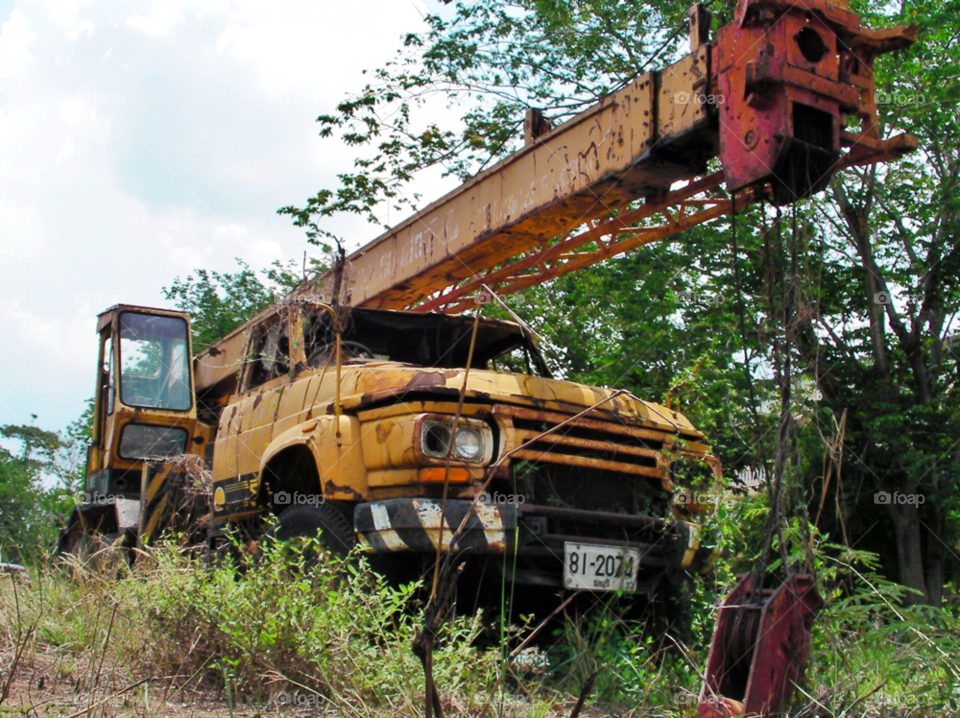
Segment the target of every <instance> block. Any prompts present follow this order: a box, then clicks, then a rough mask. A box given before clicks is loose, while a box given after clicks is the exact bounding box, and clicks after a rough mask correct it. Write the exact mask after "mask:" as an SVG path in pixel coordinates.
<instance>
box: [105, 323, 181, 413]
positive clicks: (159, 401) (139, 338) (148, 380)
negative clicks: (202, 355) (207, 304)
mask: <svg viewBox="0 0 960 718" xmlns="http://www.w3.org/2000/svg"><path fill="white" fill-rule="evenodd" d="M120 400H121V401H122V402H123V403H124V404H126V405H127V406H134V407H144V408H148V409H167V410H171V411H186V410H188V409H189V408H190V407H191V406H192V404H193V401H192V396H191V386H190V345H189V341H188V328H187V323H186V321H184V320H183V319H181V318H180V317H167V316H159V315H156V314H139V313H136V312H123V313H122V314H121V315H120Z"/></svg>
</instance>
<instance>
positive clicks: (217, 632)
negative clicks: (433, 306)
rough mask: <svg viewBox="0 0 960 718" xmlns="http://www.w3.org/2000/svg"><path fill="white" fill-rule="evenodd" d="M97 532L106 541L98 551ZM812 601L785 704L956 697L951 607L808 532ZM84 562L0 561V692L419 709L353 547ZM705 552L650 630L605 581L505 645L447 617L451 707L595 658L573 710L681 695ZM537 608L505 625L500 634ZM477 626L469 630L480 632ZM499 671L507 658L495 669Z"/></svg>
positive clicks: (146, 709)
mask: <svg viewBox="0 0 960 718" xmlns="http://www.w3.org/2000/svg"><path fill="white" fill-rule="evenodd" d="M112 551H113V549H106V550H105V552H104V556H103V557H106V558H109V557H110V556H111V555H112V554H111V552H112ZM815 554H816V557H817V561H818V568H817V570H818V572H819V579H820V590H821V593H822V594H823V595H824V598H825V599H826V600H827V606H826V608H825V609H824V610H823V611H822V612H821V614H820V615H819V616H818V618H817V621H816V623H815V626H814V634H813V651H812V660H811V665H810V667H809V669H808V672H807V680H806V681H805V683H804V684H803V685H802V686H801V689H800V691H799V692H798V693H797V697H796V700H795V703H794V707H793V709H792V711H791V715H793V716H796V717H797V718H801V717H802V718H812V716H821V717H822V718H853V717H857V718H868V717H869V718H888V717H896V718H928V717H932V716H945V715H960V710H958V707H957V699H958V697H960V692H958V691H960V689H958V686H960V659H958V656H960V621H958V619H957V617H956V615H955V614H954V613H953V612H952V611H951V610H950V609H931V608H924V607H911V608H903V607H901V598H902V595H901V594H902V590H903V589H901V588H899V587H898V586H896V585H894V584H891V583H889V582H886V581H884V580H883V579H881V578H880V577H879V576H878V575H877V573H876V557H874V556H872V555H871V554H869V553H866V552H856V551H849V550H846V549H843V548H842V547H835V546H826V545H824V546H820V547H818V548H816V550H815ZM95 563H96V565H87V566H83V565H81V564H79V563H78V562H77V561H75V560H68V561H63V560H58V561H51V562H49V563H48V565H47V566H46V567H45V568H44V569H42V570H39V569H34V570H33V571H32V572H31V573H30V577H29V581H24V580H21V579H17V578H16V577H11V576H2V577H0V698H2V700H0V711H2V712H6V711H8V710H9V711H12V712H13V713H15V714H17V713H19V714H24V715H26V714H29V715H38V716H39V715H44V716H45V715H57V716H71V717H72V718H80V717H81V716H92V717H96V716H114V715H137V716H145V717H146V716H167V715H186V714H188V713H189V714H195V713H196V712H197V711H198V710H200V711H202V712H206V713H208V714H218V715H228V714H229V715H251V716H252V715H263V716H272V715H286V714H292V715H298V714H305V713H312V714H320V713H325V714H329V715H342V716H350V717H353V716H357V717H360V716H363V717H371V718H380V717H381V716H414V715H422V706H423V692H424V678H423V671H422V668H421V665H420V662H419V660H418V659H417V658H416V657H415V656H414V654H413V652H412V650H411V645H412V643H413V638H414V633H415V631H416V628H417V626H418V625H420V621H421V617H420V616H419V609H418V608H417V603H416V600H415V599H414V595H415V587H414V586H410V585H408V586H399V587H398V586H392V585H389V584H388V583H386V582H385V581H384V580H383V579H382V578H381V577H379V576H378V575H376V574H374V573H372V572H371V571H369V570H367V569H366V567H365V566H364V565H362V563H360V564H358V563H357V562H346V563H321V564H319V565H316V566H314V567H312V568H307V569H300V570H292V569H291V568H289V563H288V561H287V560H285V559H282V558H281V556H280V555H278V554H272V553H270V552H269V551H268V552H267V554H266V555H265V556H264V557H263V558H262V559H261V560H259V561H258V562H256V563H255V564H252V565H249V566H245V567H244V570H242V571H239V570H238V569H237V567H236V566H233V565H218V566H213V567H210V566H206V565H204V563H203V561H201V560H200V558H199V557H196V556H193V555H191V554H189V553H186V552H183V551H181V550H180V549H178V548H176V547H174V546H161V547H158V548H154V549H152V550H151V551H150V552H149V553H145V554H142V555H141V556H139V558H138V560H137V562H136V564H135V568H134V569H130V568H129V567H127V565H126V564H125V563H124V562H123V561H121V560H102V561H97V562H95ZM732 580H733V574H732V572H731V571H729V570H726V569H723V568H722V569H721V570H720V571H718V574H717V578H716V579H715V580H714V582H713V584H712V585H711V584H710V583H709V582H708V583H699V584H697V585H696V586H695V588H694V590H693V594H692V595H691V597H690V601H691V607H690V616H689V618H690V621H689V626H688V631H687V632H686V635H685V637H683V638H681V637H680V636H679V635H671V636H656V637H655V636H651V635H649V633H648V632H647V630H646V629H647V624H645V623H644V622H642V621H640V620H636V619H632V618H630V615H631V614H630V613H629V612H626V611H624V610H623V608H624V604H623V603H622V602H618V600H616V599H615V598H613V597H607V598H604V599H603V600H600V601H598V605H597V606H596V607H595V608H594V610H593V611H590V612H580V613H578V614H573V613H567V614H565V615H563V616H561V617H559V618H558V619H557V620H556V622H555V624H554V625H553V626H552V627H551V629H550V630H547V631H544V632H543V634H542V636H541V638H540V640H538V641H536V642H535V643H534V644H533V645H532V646H531V647H530V648H529V649H528V650H526V651H524V652H523V653H522V654H521V655H520V656H519V657H518V658H516V659H515V660H513V661H510V662H509V663H505V662H504V659H503V657H504V656H505V655H506V654H507V653H508V652H509V651H502V650H500V648H499V647H492V648H489V647H488V648H485V647H482V646H487V645H489V640H486V639H488V638H489V636H491V635H497V634H498V631H497V628H496V627H491V626H485V625H484V622H485V620H486V619H485V618H484V615H483V614H477V615H468V616H459V617H456V618H453V619H452V620H451V621H450V622H448V623H447V624H446V626H445V628H444V633H443V635H442V636H440V637H439V638H438V641H437V643H436V646H437V648H436V650H435V654H434V657H433V670H434V676H435V680H436V682H437V684H438V686H439V688H440V692H441V695H442V698H443V702H444V704H445V708H446V712H447V713H448V715H456V716H461V715H463V716H466V715H470V716H475V715H477V714H478V712H479V708H480V705H481V704H482V703H484V702H485V701H486V700H487V696H488V695H490V694H493V695H494V701H493V703H492V704H491V706H490V707H489V710H488V712H487V715H488V716H538V717H539V716H561V715H569V713H570V708H571V706H572V705H573V703H574V702H575V701H576V698H577V695H578V693H579V691H580V689H581V687H582V686H583V684H584V683H585V682H586V681H587V679H588V678H590V677H594V679H595V682H594V684H593V688H592V690H591V694H590V699H589V701H588V708H587V709H586V710H585V711H584V712H583V713H582V714H581V715H590V716H600V715H624V716H625V715H635V716H639V715H644V716H664V717H667V716H669V717H672V718H687V717H691V716H693V715H694V714H695V713H696V696H697V694H698V693H699V687H700V683H701V675H700V671H701V670H702V667H703V665H704V664H705V661H706V649H707V646H708V645H709V639H710V631H711V629H712V620H713V616H714V604H715V600H714V599H715V598H719V597H722V595H723V594H724V592H725V590H726V589H727V587H728V586H729V584H730V582H731V581H732ZM533 625H535V621H531V622H530V623H528V624H527V625H525V626H521V627H520V628H518V629H516V630H511V631H508V632H507V634H508V635H509V636H511V641H512V643H511V647H514V646H516V645H518V644H519V643H520V641H521V640H522V639H523V637H524V636H526V635H529V631H530V630H531V628H532V626H533ZM484 631H486V633H485V634H484V636H485V640H482V641H478V640H477V639H478V637H480V636H481V633H482V632H484ZM501 673H503V674H504V675H503V676H502V677H501Z"/></svg>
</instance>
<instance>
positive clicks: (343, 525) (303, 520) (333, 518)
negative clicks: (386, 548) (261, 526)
mask: <svg viewBox="0 0 960 718" xmlns="http://www.w3.org/2000/svg"><path fill="white" fill-rule="evenodd" d="M312 539H317V540H318V541H319V546H318V545H317V544H316V543H314V542H313V541H312ZM279 542H283V543H286V544H290V545H292V546H296V547H297V548H298V550H299V552H300V561H301V562H302V564H303V565H304V566H312V565H314V564H316V563H317V562H318V561H320V560H321V559H322V558H323V556H324V554H327V553H329V554H332V555H333V556H336V557H337V558H340V559H344V558H346V557H347V556H348V555H349V554H350V551H352V550H353V547H354V546H356V545H357V536H356V533H354V530H353V526H351V525H350V522H349V521H347V519H346V517H345V516H344V515H343V513H342V512H341V511H339V510H338V509H337V508H335V507H333V506H331V505H330V504H319V505H308V506H291V507H290V508H288V509H286V510H285V511H283V512H282V513H281V514H280V515H279V516H277V520H276V521H275V522H274V524H273V526H272V527H271V528H270V530H269V531H267V533H266V535H265V536H264V537H263V543H265V544H266V545H267V546H270V545H273V544H276V543H279Z"/></svg>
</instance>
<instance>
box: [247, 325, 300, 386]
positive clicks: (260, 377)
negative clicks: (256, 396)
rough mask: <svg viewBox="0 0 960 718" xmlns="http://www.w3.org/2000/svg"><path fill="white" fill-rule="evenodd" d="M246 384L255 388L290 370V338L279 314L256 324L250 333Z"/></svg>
mask: <svg viewBox="0 0 960 718" xmlns="http://www.w3.org/2000/svg"><path fill="white" fill-rule="evenodd" d="M248 347H249V351H248V352H247V371H246V381H245V382H244V386H245V388H247V389H253V388H254V387H257V386H260V385H261V384H263V383H265V382H268V381H270V380H271V379H276V378H278V377H281V376H284V375H286V374H287V373H288V372H289V371H290V338H289V335H288V332H287V323H286V322H285V321H283V318H282V317H280V316H279V315H276V316H273V317H271V318H270V319H267V320H266V321H264V322H262V323H261V324H258V325H257V326H255V327H254V328H253V329H252V330H251V333H250V343H249V344H248Z"/></svg>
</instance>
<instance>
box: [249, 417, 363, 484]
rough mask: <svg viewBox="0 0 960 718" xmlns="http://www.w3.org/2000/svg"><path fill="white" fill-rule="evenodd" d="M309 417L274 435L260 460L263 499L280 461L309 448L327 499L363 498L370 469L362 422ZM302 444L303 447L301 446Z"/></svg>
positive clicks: (342, 418)
mask: <svg viewBox="0 0 960 718" xmlns="http://www.w3.org/2000/svg"><path fill="white" fill-rule="evenodd" d="M337 426H338V424H337V417H335V416H332V415H325V416H321V417H317V418H315V419H308V420H307V421H305V422H303V423H302V424H298V425H297V426H294V427H292V428H290V429H287V430H286V431H284V432H282V433H281V434H278V435H277V436H276V437H274V439H273V441H271V442H270V444H269V445H268V446H267V450H266V451H264V453H263V457H262V458H261V461H260V477H261V481H260V488H259V493H260V497H261V500H262V499H263V494H264V492H265V490H266V485H265V484H266V482H267V480H268V477H271V476H272V475H273V474H275V473H276V471H275V470H274V469H275V468H276V467H278V466H279V465H280V462H282V461H284V460H285V458H288V457H290V456H291V454H293V453H295V452H297V451H302V450H303V449H306V450H307V451H309V452H310V454H311V455H312V456H313V460H314V465H315V468H316V471H317V476H318V477H319V479H320V486H319V487H318V488H319V490H320V492H321V493H322V494H323V496H324V498H325V499H330V500H339V501H360V500H362V499H364V498H366V496H367V470H366V466H365V465H364V462H363V449H362V447H361V444H360V421H359V420H358V419H357V418H356V417H354V416H343V415H341V416H340V417H339V431H337ZM298 447H299V448H298Z"/></svg>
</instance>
